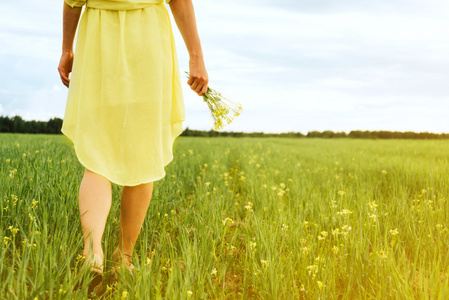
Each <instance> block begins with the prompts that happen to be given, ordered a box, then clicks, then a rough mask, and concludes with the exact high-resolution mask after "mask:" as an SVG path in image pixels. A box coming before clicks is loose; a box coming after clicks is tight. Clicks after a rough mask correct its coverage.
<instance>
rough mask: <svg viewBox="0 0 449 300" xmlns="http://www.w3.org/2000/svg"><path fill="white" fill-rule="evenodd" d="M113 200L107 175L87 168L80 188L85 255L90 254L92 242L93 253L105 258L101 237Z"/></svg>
mask: <svg viewBox="0 0 449 300" xmlns="http://www.w3.org/2000/svg"><path fill="white" fill-rule="evenodd" d="M111 202H112V191H111V182H110V181H109V180H108V179H106V178H105V177H103V176H101V175H99V174H96V173H93V172H91V171H90V170H88V169H85V171H84V176H83V180H82V181H81V185H80V189H79V210H80V214H81V227H82V230H83V236H84V251H83V255H84V256H86V257H87V256H88V254H89V246H90V245H91V244H92V247H93V253H97V254H99V255H100V256H101V258H102V259H103V258H104V254H103V249H102V247H101V239H102V237H103V232H104V228H105V226H106V220H107V217H108V214H109V210H110V209H111ZM92 255H93V254H92Z"/></svg>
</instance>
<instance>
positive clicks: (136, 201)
mask: <svg viewBox="0 0 449 300" xmlns="http://www.w3.org/2000/svg"><path fill="white" fill-rule="evenodd" d="M152 194H153V182H150V183H145V184H141V185H137V186H124V187H123V191H122V198H121V204H120V234H119V243H118V245H117V248H116V249H115V252H114V254H113V259H114V260H119V261H121V257H122V256H121V254H123V259H125V260H126V262H127V263H129V264H130V263H131V262H132V258H131V257H132V254H133V250H134V245H135V244H136V240H137V237H138V236H139V233H140V230H141V228H142V225H143V221H144V220H145V216H146V214H147V210H148V206H149V204H150V201H151V196H152Z"/></svg>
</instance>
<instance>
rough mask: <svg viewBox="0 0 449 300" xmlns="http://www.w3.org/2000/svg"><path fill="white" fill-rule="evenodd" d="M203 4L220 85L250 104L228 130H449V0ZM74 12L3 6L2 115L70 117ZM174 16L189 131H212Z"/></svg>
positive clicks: (29, 2) (25, 0)
mask: <svg viewBox="0 0 449 300" xmlns="http://www.w3.org/2000/svg"><path fill="white" fill-rule="evenodd" d="M177 1H180V0H177ZM193 3H194V8H195V15H196V20H197V26H198V31H199V35H200V39H201V43H202V48H203V53H204V59H205V64H206V68H207V71H208V75H209V80H210V81H209V86H210V87H211V88H214V89H216V90H218V91H220V92H221V93H222V94H223V95H224V96H226V97H227V98H228V99H230V100H232V101H234V102H238V103H240V104H241V105H242V107H243V111H242V112H241V115H240V116H239V117H237V118H236V119H235V120H234V121H233V122H232V123H231V124H229V125H227V126H225V127H224V128H223V129H222V130H221V131H243V132H260V131H263V132H273V133H277V132H289V131H293V132H302V133H307V132H308V131H313V130H318V131H324V130H332V131H345V132H349V131H351V130H391V131H415V132H423V131H429V132H436V133H442V132H446V133H447V132H449V118H448V117H447V115H448V113H449V84H448V83H449V79H448V78H449V34H448V33H449V1H447V0H426V1H422V0H305V1H302V0H276V1H269V0H246V1H236V0H214V1H210V0H209V1H208V0H193ZM62 7H63V2H62V0H58V1H56V0H47V1H37V0H14V1H2V2H1V3H0V115H4V116H5V115H6V116H10V117H12V116H15V115H20V116H21V117H22V118H23V119H25V120H32V119H34V120H49V119H50V118H53V117H59V118H63V116H64V110H65V104H66V97H67V88H66V87H65V86H64V85H63V84H62V82H61V81H60V78H59V74H58V72H57V66H58V63H59V58H60V55H61V44H62ZM166 7H167V9H168V10H170V8H169V5H166ZM170 15H171V13H170ZM171 18H172V19H171V20H172V27H173V32H174V35H175V38H176V48H177V54H178V61H179V67H180V72H181V78H182V80H183V95H184V101H185V109H186V121H185V122H184V125H183V127H184V129H185V128H186V127H189V128H190V129H197V130H210V129H212V127H213V120H212V118H211V116H210V114H209V110H208V107H207V105H206V104H205V103H204V102H203V101H202V98H201V97H199V96H198V95H197V94H196V93H194V92H193V91H191V90H190V87H189V86H188V85H187V83H186V82H187V78H184V77H183V76H184V71H188V61H189V56H188V52H187V49H186V47H185V44H184V41H183V39H182V37H181V35H180V33H179V30H178V28H177V27H176V23H175V21H174V20H173V17H172V16H171ZM75 55H76V53H75Z"/></svg>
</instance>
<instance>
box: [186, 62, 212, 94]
mask: <svg viewBox="0 0 449 300" xmlns="http://www.w3.org/2000/svg"><path fill="white" fill-rule="evenodd" d="M189 67H190V72H189V74H190V77H189V80H187V84H188V85H190V88H191V89H192V90H193V91H195V93H197V94H198V96H203V95H204V94H206V92H207V86H208V83H209V77H208V75H207V71H206V67H205V66H204V61H203V59H202V58H193V59H192V58H191V59H190V61H189Z"/></svg>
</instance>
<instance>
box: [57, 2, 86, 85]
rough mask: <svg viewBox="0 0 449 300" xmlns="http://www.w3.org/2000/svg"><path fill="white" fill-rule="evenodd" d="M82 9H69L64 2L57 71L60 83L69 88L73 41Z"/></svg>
mask: <svg viewBox="0 0 449 300" xmlns="http://www.w3.org/2000/svg"><path fill="white" fill-rule="evenodd" d="M81 10H82V7H70V6H69V5H68V4H67V3H65V2H64V9H63V22H62V28H63V29H62V31H63V35H62V55H61V59H60V61H59V66H58V71H59V76H60V77H61V81H62V83H63V84H64V85H65V86H66V87H69V83H70V79H69V74H70V72H72V64H73V57H74V54H73V40H74V38H75V33H76V28H77V26H78V21H79V19H80V15H81Z"/></svg>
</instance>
